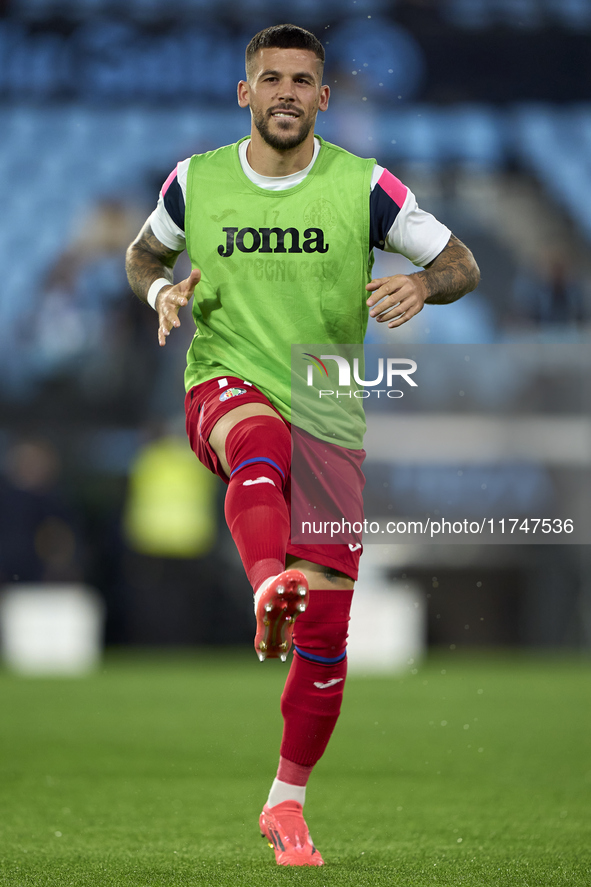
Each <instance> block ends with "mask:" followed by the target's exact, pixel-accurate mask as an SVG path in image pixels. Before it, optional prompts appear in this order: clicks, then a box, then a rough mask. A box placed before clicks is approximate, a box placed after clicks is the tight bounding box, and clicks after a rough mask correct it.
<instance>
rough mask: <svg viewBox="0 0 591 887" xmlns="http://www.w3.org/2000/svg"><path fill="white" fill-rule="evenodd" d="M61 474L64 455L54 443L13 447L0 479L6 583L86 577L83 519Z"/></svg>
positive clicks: (0, 550) (1, 576)
mask: <svg viewBox="0 0 591 887" xmlns="http://www.w3.org/2000/svg"><path fill="white" fill-rule="evenodd" d="M59 475H60V459H59V455H58V453H57V451H56V450H55V448H54V447H53V446H52V445H51V444H50V443H49V442H48V441H45V440H23V441H20V442H19V443H16V444H14V445H13V446H12V447H11V448H10V449H9V451H8V453H7V455H6V458H5V463H4V472H3V475H1V476H0V583H2V582H4V583H6V582H15V581H21V582H70V581H77V580H80V579H81V578H82V550H81V548H82V546H81V541H80V536H81V533H80V525H79V520H78V518H77V515H76V514H75V512H74V510H73V509H72V508H71V507H70V506H69V504H68V503H67V502H66V499H65V497H64V495H63V492H62V490H61V489H60V485H59Z"/></svg>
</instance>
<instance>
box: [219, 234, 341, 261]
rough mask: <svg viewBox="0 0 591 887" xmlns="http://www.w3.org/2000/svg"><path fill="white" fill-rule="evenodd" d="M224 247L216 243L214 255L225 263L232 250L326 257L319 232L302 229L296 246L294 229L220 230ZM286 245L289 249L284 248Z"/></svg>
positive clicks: (322, 238) (322, 237)
mask: <svg viewBox="0 0 591 887" xmlns="http://www.w3.org/2000/svg"><path fill="white" fill-rule="evenodd" d="M222 230H223V232H224V234H225V235H226V242H225V244H223V243H220V245H219V246H218V253H219V254H220V256H222V258H224V259H227V258H228V256H231V255H232V253H233V252H234V248H236V249H237V250H239V251H240V252H241V253H302V252H303V253H326V252H328V246H329V245H328V243H325V242H324V231H323V230H322V228H306V230H305V231H304V239H303V242H302V244H301V246H300V232H299V231H298V229H297V228H258V229H257V228H240V229H239V228H223V229H222ZM286 240H287V242H288V243H289V248H288V247H287V245H286Z"/></svg>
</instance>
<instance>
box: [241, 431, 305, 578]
mask: <svg viewBox="0 0 591 887" xmlns="http://www.w3.org/2000/svg"><path fill="white" fill-rule="evenodd" d="M226 458H227V460H228V464H229V466H230V472H231V473H230V483H229V484H228V492H227V493H226V502H225V514H226V520H227V522H228V527H229V528H230V532H231V533H232V538H233V539H234V542H235V543H236V547H237V548H238V553H239V554H240V558H241V560H242V563H243V565H244V569H245V571H246V575H247V576H248V580H249V582H250V583H251V584H252V586H253V589H254V590H255V591H256V589H257V588H258V586H259V585H260V584H261V582H263V580H265V579H267V578H268V577H269V576H276V575H277V574H278V573H281V572H282V571H283V570H284V569H285V552H286V549H287V543H288V541H289V532H290V516H289V507H288V505H287V502H286V500H285V496H284V492H285V486H286V481H287V478H288V474H289V468H290V463H291V435H290V432H289V429H288V428H287V426H286V425H285V424H284V422H283V421H282V420H281V419H275V418H274V417H273V416H252V417H250V418H248V419H243V420H242V422H239V423H238V424H237V425H235V426H234V428H232V430H231V431H230V432H229V434H228V436H227V438H226Z"/></svg>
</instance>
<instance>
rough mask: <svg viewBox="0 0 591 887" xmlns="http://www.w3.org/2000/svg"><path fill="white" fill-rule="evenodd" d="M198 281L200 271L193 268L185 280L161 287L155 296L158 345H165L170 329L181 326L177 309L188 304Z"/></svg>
mask: <svg viewBox="0 0 591 887" xmlns="http://www.w3.org/2000/svg"><path fill="white" fill-rule="evenodd" d="M200 280H201V271H200V270H199V269H198V268H194V269H193V271H191V273H190V274H189V276H188V277H186V278H185V280H181V281H179V283H175V284H171V285H170V286H163V287H162V289H161V290H160V292H159V293H158V295H157V296H156V311H157V312H158V344H159V345H166V337H167V336H168V335H170V331H171V329H172V328H173V327H178V326H180V325H181V322H180V320H179V318H178V313H179V308H182V307H183V305H186V304H187V303H188V301H189V299H190V298H191V296H192V295H193V291H194V290H195V287H196V286H197V284H198V283H199V281H200Z"/></svg>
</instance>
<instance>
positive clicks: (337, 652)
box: [279, 589, 353, 784]
mask: <svg viewBox="0 0 591 887" xmlns="http://www.w3.org/2000/svg"><path fill="white" fill-rule="evenodd" d="M352 597H353V590H352V589H351V590H343V589H329V590H324V589H323V590H311V591H310V604H309V605H308V609H307V610H306V612H305V613H302V614H301V615H300V616H298V618H297V621H296V623H295V626H294V647H295V651H294V656H293V660H292V663H291V668H290V671H289V675H288V676H287V681H286V683H285V688H284V690H283V695H282V697H281V713H282V715H283V722H284V726H283V739H282V742H281V757H282V758H286V759H287V760H288V761H291V762H293V763H294V764H299V765H300V766H303V767H312V766H313V765H314V764H315V763H316V762H317V761H318V760H319V759H320V758H321V757H322V755H323V754H324V750H325V749H326V746H327V745H328V741H329V739H330V737H331V735H332V732H333V730H334V728H335V725H336V722H337V719H338V717H339V714H340V711H341V701H342V698H343V688H344V685H345V677H346V675H347V653H346V647H347V628H348V625H349V611H350V608H351V600H352ZM279 778H281V777H279ZM296 784H297V783H296Z"/></svg>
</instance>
